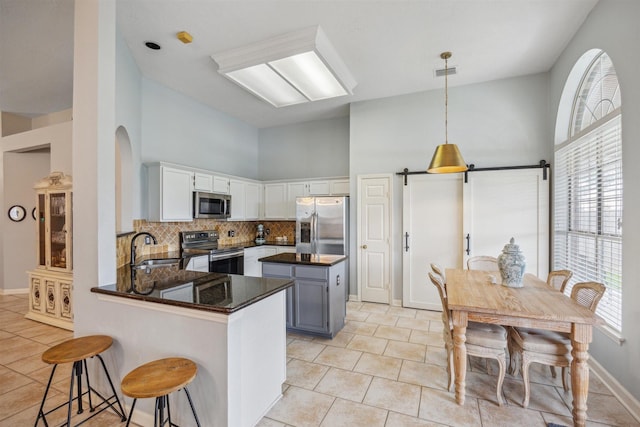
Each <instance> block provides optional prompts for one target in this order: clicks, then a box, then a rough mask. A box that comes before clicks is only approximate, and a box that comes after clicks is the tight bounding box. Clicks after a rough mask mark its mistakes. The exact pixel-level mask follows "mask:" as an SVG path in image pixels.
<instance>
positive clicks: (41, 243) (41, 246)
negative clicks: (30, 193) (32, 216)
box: [36, 194, 47, 267]
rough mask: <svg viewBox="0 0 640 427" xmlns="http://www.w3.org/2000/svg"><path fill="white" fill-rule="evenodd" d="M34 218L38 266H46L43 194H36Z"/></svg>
mask: <svg viewBox="0 0 640 427" xmlns="http://www.w3.org/2000/svg"><path fill="white" fill-rule="evenodd" d="M37 211H38V213H37V215H38V217H37V218H36V219H37V221H38V266H39V267H46V266H47V235H46V231H45V227H46V221H45V195H44V194H38V207H37Z"/></svg>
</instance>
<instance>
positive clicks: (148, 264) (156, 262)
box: [133, 258, 180, 270]
mask: <svg viewBox="0 0 640 427" xmlns="http://www.w3.org/2000/svg"><path fill="white" fill-rule="evenodd" d="M179 262H180V258H152V259H145V260H144V261H140V262H139V263H137V264H136V265H134V266H133V268H135V269H140V270H141V269H146V268H154V267H169V266H172V265H177V264H178V263H179Z"/></svg>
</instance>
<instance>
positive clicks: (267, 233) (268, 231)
mask: <svg viewBox="0 0 640 427" xmlns="http://www.w3.org/2000/svg"><path fill="white" fill-rule="evenodd" d="M264 232H265V234H266V235H267V236H268V235H269V234H270V233H271V229H269V228H265V229H264Z"/></svg>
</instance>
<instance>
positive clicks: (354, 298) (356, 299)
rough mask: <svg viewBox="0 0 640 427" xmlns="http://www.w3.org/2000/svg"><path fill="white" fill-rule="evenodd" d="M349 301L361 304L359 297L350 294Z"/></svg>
mask: <svg viewBox="0 0 640 427" xmlns="http://www.w3.org/2000/svg"><path fill="white" fill-rule="evenodd" d="M349 301H351V302H360V298H358V295H353V294H349Z"/></svg>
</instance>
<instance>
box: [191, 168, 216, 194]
mask: <svg viewBox="0 0 640 427" xmlns="http://www.w3.org/2000/svg"><path fill="white" fill-rule="evenodd" d="M193 189H194V191H204V192H206V193H211V192H212V191H213V175H211V174H208V173H201V172H195V174H194V177H193Z"/></svg>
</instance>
